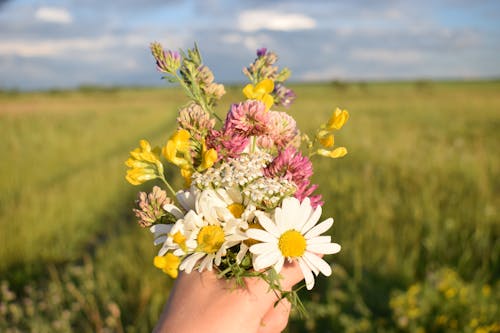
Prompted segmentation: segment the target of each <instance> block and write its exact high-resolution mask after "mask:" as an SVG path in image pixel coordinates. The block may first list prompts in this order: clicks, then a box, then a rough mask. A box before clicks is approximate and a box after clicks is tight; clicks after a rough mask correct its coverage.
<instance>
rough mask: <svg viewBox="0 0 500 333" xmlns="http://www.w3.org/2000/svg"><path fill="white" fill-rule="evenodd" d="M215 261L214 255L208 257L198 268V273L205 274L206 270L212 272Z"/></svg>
mask: <svg viewBox="0 0 500 333" xmlns="http://www.w3.org/2000/svg"><path fill="white" fill-rule="evenodd" d="M213 259H214V256H213V255H212V254H209V255H207V256H206V257H205V258H203V260H202V261H201V263H200V267H198V272H200V273H201V272H203V271H204V270H205V269H206V270H207V271H211V270H212V261H213Z"/></svg>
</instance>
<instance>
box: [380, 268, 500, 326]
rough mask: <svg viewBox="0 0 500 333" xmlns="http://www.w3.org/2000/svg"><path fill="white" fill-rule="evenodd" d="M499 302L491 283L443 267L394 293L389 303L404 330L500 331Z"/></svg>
mask: <svg viewBox="0 0 500 333" xmlns="http://www.w3.org/2000/svg"><path fill="white" fill-rule="evenodd" d="M497 287H498V286H497ZM498 301H499V300H498V297H497V299H495V297H492V295H491V286H489V285H482V286H481V285H478V284H474V283H473V282H471V283H466V282H464V281H463V280H462V279H461V278H460V276H459V275H458V273H457V272H456V271H454V270H452V269H449V268H443V269H441V270H439V271H438V272H436V273H435V274H431V275H429V277H428V279H427V280H426V281H424V282H423V283H415V284H413V285H411V286H410V287H409V288H408V289H407V290H406V291H405V292H401V293H396V294H395V295H393V297H391V300H390V303H389V305H390V307H391V309H392V311H393V314H394V317H395V318H394V319H395V321H396V323H397V325H398V326H399V328H400V329H401V330H402V331H404V332H416V331H418V330H423V331H425V332H471V333H472V332H474V333H482V332H489V333H491V332H500V321H499V320H498V318H497V317H498V310H497V302H498Z"/></svg>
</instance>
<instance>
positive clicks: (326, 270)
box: [304, 252, 332, 276]
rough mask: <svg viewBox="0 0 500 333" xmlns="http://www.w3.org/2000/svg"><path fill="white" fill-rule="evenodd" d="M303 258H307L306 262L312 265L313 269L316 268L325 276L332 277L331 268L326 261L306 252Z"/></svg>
mask: <svg viewBox="0 0 500 333" xmlns="http://www.w3.org/2000/svg"><path fill="white" fill-rule="evenodd" d="M304 257H306V258H307V260H308V261H309V262H310V263H311V264H312V265H314V267H317V268H318V269H319V271H320V272H321V273H323V275H325V276H330V275H332V268H331V267H330V265H328V263H327V262H326V261H324V260H323V259H321V258H320V257H318V256H317V255H315V254H312V253H311V252H306V253H304Z"/></svg>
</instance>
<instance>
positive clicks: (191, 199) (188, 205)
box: [175, 187, 197, 210]
mask: <svg viewBox="0 0 500 333" xmlns="http://www.w3.org/2000/svg"><path fill="white" fill-rule="evenodd" d="M196 192H197V190H196V188H194V187H192V188H191V189H190V190H189V191H179V192H177V193H176V195H175V196H176V197H177V201H179V203H180V204H181V206H182V207H183V208H184V209H185V210H191V209H194V206H195V200H196V194H195V193H196Z"/></svg>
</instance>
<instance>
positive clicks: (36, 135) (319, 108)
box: [0, 81, 500, 333]
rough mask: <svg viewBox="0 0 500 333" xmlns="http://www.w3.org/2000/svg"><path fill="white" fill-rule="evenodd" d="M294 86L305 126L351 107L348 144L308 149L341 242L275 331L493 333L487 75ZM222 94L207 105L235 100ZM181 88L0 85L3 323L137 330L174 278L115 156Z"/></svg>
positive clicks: (495, 198) (497, 235)
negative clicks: (298, 313) (138, 215)
mask: <svg viewBox="0 0 500 333" xmlns="http://www.w3.org/2000/svg"><path fill="white" fill-rule="evenodd" d="M293 88H294V89H295V91H296V93H297V95H298V98H297V100H296V103H295V104H294V105H292V107H291V108H290V110H289V112H290V114H291V115H292V116H293V117H295V118H296V119H297V121H298V123H299V127H300V128H301V129H302V130H303V131H304V132H306V133H307V132H311V133H312V132H313V130H314V129H315V126H317V125H319V124H320V123H322V122H324V121H325V120H326V119H327V118H328V116H329V115H330V113H331V112H332V110H333V109H334V108H335V107H336V106H339V107H342V108H346V109H348V110H349V111H350V114H351V118H350V120H349V122H348V123H347V125H346V126H345V127H344V128H343V129H342V131H341V132H339V134H338V135H337V136H336V143H337V144H338V145H345V146H346V147H347V148H348V150H349V154H348V155H347V156H346V157H344V158H343V159H339V160H335V161H333V162H332V161H331V160H320V159H317V160H315V161H314V162H315V163H316V164H315V168H316V169H315V171H316V172H315V176H314V177H315V178H314V179H315V182H317V183H319V184H320V192H321V193H322V194H323V195H324V199H325V201H326V203H327V204H326V205H325V207H324V213H323V215H324V216H325V217H326V216H333V217H334V218H335V224H334V227H333V229H332V231H331V234H332V236H333V239H334V240H335V241H337V242H338V243H340V244H341V245H342V251H341V252H340V253H339V254H338V255H335V256H331V257H329V258H328V260H329V261H330V262H331V263H332V264H333V267H334V269H333V271H334V273H333V276H332V277H330V278H324V277H321V278H319V279H318V286H317V287H316V288H315V289H314V290H313V292H312V293H309V294H303V295H302V298H303V300H304V303H305V305H306V307H307V309H308V311H309V313H310V316H309V317H308V318H305V319H304V318H298V317H294V319H292V321H291V323H290V325H289V328H288V332H457V331H458V332H478V333H479V332H500V320H499V318H500V309H499V307H498V304H500V284H499V282H498V280H499V277H500V217H499V216H500V215H499V207H500V172H499V171H500V157H499V154H498V145H499V142H500V141H499V139H500V134H499V133H500V93H499V92H500V82H499V81H477V82H467V81H463V82H432V81H417V82H391V83H344V82H331V83H324V84H301V85H295V86H294V87H293ZM227 90H228V94H227V95H226V96H225V97H224V99H223V100H224V103H226V104H221V105H220V106H219V110H220V111H221V113H222V112H225V110H226V109H227V107H228V105H229V103H231V102H234V101H238V100H241V98H242V94H241V91H240V87H236V86H235V87H228V88H227ZM182 96H183V94H182V93H181V92H180V90H178V89H176V88H151V89H146V88H141V89H124V88H121V89H99V88H93V87H84V88H81V89H78V90H74V91H58V90H54V91H48V92H43V93H41V92H31V93H18V92H13V91H11V92H2V93H0V139H1V141H2V143H3V147H4V150H3V151H4V155H3V156H2V162H0V189H1V191H0V244H1V246H0V281H1V282H0V284H1V285H0V331H2V332H26V331H32V332H71V331H78V332H84V331H95V332H146V331H150V330H151V328H152V327H153V325H154V324H155V321H156V319H157V318H158V314H159V312H160V311H161V308H162V306H163V304H164V302H165V301H166V299H167V297H168V292H169V289H170V286H171V284H172V281H171V280H170V279H169V278H168V277H167V276H166V275H164V274H163V273H162V272H161V271H159V270H157V269H156V268H154V267H153V265H152V258H153V256H154V253H155V248H154V247H153V245H152V236H151V235H150V234H149V233H148V232H147V231H145V230H143V229H141V228H139V227H138V226H137V224H136V223H135V220H134V217H133V215H132V212H131V208H132V206H133V201H134V199H135V195H136V193H137V191H138V190H140V189H150V188H151V187H152V186H153V184H152V183H149V184H145V185H144V186H141V187H133V186H131V185H129V184H128V183H126V181H125V179H124V174H125V170H126V167H125V166H124V164H123V162H124V161H125V159H126V158H127V157H128V152H129V150H131V149H133V148H134V147H135V146H137V143H138V140H139V139H141V138H148V139H149V140H150V141H151V142H152V143H154V144H156V145H163V144H164V143H165V142H166V140H167V138H168V137H169V136H170V135H171V133H172V131H173V129H174V128H175V117H176V111H177V110H176V108H177V107H178V106H179V105H180V104H182V102H183V97H182ZM172 170H174V171H175V169H174V168H172ZM171 177H177V174H174V173H172V174H171ZM177 183H178V184H179V183H180V180H179V179H177Z"/></svg>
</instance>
